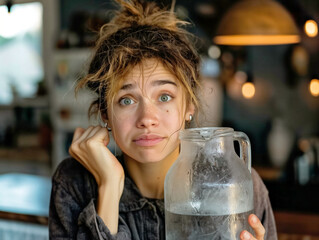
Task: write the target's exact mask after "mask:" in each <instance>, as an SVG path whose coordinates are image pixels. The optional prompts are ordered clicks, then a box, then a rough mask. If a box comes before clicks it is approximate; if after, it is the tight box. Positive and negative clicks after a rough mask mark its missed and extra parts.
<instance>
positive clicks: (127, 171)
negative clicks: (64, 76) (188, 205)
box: [49, 0, 276, 240]
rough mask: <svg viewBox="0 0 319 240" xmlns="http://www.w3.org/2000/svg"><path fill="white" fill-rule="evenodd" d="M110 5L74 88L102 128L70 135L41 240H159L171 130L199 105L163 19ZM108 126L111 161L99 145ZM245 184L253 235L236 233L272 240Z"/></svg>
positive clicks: (193, 68) (176, 37) (268, 222)
mask: <svg viewBox="0 0 319 240" xmlns="http://www.w3.org/2000/svg"><path fill="white" fill-rule="evenodd" d="M118 2H119V3H120V5H121V7H122V8H121V10H120V11H119V12H117V13H116V15H115V17H114V18H113V20H112V21H111V22H110V23H108V24H106V25H104V26H103V27H102V29H101V31H100V35H99V40H98V42H97V45H96V52H95V55H94V57H93V59H92V62H91V64H90V68H89V73H88V75H87V77H86V78H84V79H83V80H81V81H80V82H79V85H78V88H81V87H84V86H85V87H88V88H89V89H91V90H93V91H95V92H96V93H97V99H96V100H95V101H94V102H93V103H92V105H91V108H90V113H91V114H94V113H96V114H98V115H100V116H101V117H102V119H103V121H104V123H105V125H106V126H107V127H100V126H91V127H89V128H88V129H82V128H77V129H76V130H75V133H74V137H73V141H72V145H71V147H70V150H69V152H70V155H71V156H72V157H73V158H70V159H67V160H64V161H63V162H62V163H61V164H60V165H59V167H58V169H57V170H56V173H55V175H54V176H53V181H52V183H53V185H52V194H51V203H50V218H49V228H50V238H51V239H62V238H63V239H65V238H67V239H152V240H153V239H154V240H155V239H165V231H164V202H163V197H164V194H163V193H164V178H165V175H166V173H167V171H168V169H169V168H170V166H171V165H172V164H173V162H174V161H175V160H176V158H177V157H178V154H179V139H178V131H179V130H181V129H183V128H185V124H186V123H187V122H189V121H191V120H192V118H193V116H194V114H195V109H196V108H198V106H199V104H198V100H197V98H196V95H195V92H196V89H197V87H198V85H199V84H198V77H199V74H198V71H199V69H198V65H199V58H198V55H197V53H196V51H195V50H194V49H193V47H192V45H191V43H190V40H189V39H188V34H187V32H185V31H184V30H183V29H182V28H180V27H179V26H180V25H183V24H184V22H181V21H179V20H177V19H176V18H175V16H174V15H173V13H172V12H167V11H164V10H161V9H160V8H158V7H157V6H156V5H155V4H154V3H147V2H143V3H139V2H138V1H133V0H132V1H122V0H118ZM108 129H111V131H112V134H113V137H114V139H115V141H116V143H117V145H118V146H119V148H120V149H121V150H122V153H123V154H122V156H121V157H120V158H119V159H117V158H116V157H115V156H114V155H113V154H112V153H111V152H110V151H109V149H108V148H107V147H106V146H107V145H108V142H109V135H108ZM253 179H254V188H255V196H256V197H255V213H256V215H257V216H256V215H251V216H250V217H249V223H250V225H251V226H252V228H253V229H254V231H255V232H254V233H248V232H247V231H243V232H242V233H241V239H258V240H261V239H264V238H265V237H266V236H267V239H276V232H275V225H274V219H273V214H272V210H271V206H270V203H269V199H268V195H267V190H266V189H265V186H264V185H263V184H262V182H261V180H260V178H259V177H258V176H257V174H256V173H255V172H253ZM258 218H259V219H261V220H262V223H263V224H264V226H263V225H262V223H261V222H260V220H259V219H258ZM265 232H266V233H265Z"/></svg>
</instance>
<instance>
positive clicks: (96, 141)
mask: <svg viewBox="0 0 319 240" xmlns="http://www.w3.org/2000/svg"><path fill="white" fill-rule="evenodd" d="M109 141H110V138H109V134H108V131H107V129H106V128H103V127H101V126H95V127H93V126H91V127H89V128H88V129H83V128H77V129H76V130H75V132H74V135H73V140H72V144H71V146H70V148H69V153H70V155H71V156H72V157H73V158H75V159H76V160H77V161H78V162H80V163H81V164H82V165H83V166H84V167H85V168H86V169H87V170H89V171H90V172H91V173H92V174H93V176H94V178H95V180H96V182H97V184H98V186H99V187H100V186H101V185H103V184H105V183H108V184H116V183H117V184H120V185H118V186H119V187H120V188H121V189H123V183H120V182H124V170H123V167H122V165H121V164H120V163H119V161H118V160H117V159H116V157H115V156H114V155H113V154H112V153H111V151H110V150H109V149H108V148H107V147H106V146H107V145H108V143H109ZM117 184H116V185H117Z"/></svg>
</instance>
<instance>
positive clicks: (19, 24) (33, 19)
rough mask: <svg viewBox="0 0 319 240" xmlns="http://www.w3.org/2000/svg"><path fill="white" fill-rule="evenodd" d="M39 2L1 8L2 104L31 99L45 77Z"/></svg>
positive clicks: (0, 97)
mask: <svg viewBox="0 0 319 240" xmlns="http://www.w3.org/2000/svg"><path fill="white" fill-rule="evenodd" d="M42 14H43V8H42V4H41V3H40V2H32V3H23V4H14V5H13V6H12V8H11V13H8V9H7V7H6V6H5V5H1V6H0V104H2V105H3V104H10V103H12V102H13V101H14V99H15V98H32V97H34V96H35V95H36V92H37V89H38V84H39V82H41V81H42V80H43V78H44V69H43V61H42V29H43V27H42V26H43V23H42V22H43V21H42V19H43V18H42Z"/></svg>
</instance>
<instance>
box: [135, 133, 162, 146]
mask: <svg viewBox="0 0 319 240" xmlns="http://www.w3.org/2000/svg"><path fill="white" fill-rule="evenodd" d="M163 139H164V138H163V137H161V136H158V135H153V134H147V135H141V136H139V137H137V138H136V139H135V140H133V142H134V143H136V145H138V146H142V147H151V146H154V145H156V144H158V143H159V142H161V141H162V140H163Z"/></svg>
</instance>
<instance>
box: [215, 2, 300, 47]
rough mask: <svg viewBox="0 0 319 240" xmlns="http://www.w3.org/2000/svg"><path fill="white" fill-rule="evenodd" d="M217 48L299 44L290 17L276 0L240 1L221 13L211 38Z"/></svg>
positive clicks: (293, 22) (295, 29)
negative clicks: (214, 33)
mask: <svg viewBox="0 0 319 240" xmlns="http://www.w3.org/2000/svg"><path fill="white" fill-rule="evenodd" d="M213 40H214V42H215V44H219V45H237V46H238V45H242V46H246V45H247V46H249V45H278V44H294V43H298V42H300V37H299V31H298V27H297V25H296V23H295V21H294V19H293V18H292V16H291V14H290V12H289V11H287V9H285V8H284V7H283V6H282V5H281V4H280V3H279V2H278V1H275V0H239V1H236V3H235V4H234V5H233V6H232V7H231V8H230V9H229V10H228V11H227V12H226V13H225V14H224V16H223V17H222V19H221V21H220V23H219V26H218V28H217V31H216V35H215V37H214V39H213Z"/></svg>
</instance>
